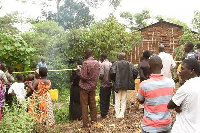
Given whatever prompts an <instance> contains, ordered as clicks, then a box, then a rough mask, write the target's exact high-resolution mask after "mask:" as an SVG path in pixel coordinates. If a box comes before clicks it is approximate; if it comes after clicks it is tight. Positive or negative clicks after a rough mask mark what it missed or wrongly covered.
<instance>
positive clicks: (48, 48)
mask: <svg viewBox="0 0 200 133" xmlns="http://www.w3.org/2000/svg"><path fill="white" fill-rule="evenodd" d="M65 34H66V33H65V31H64V29H63V28H62V27H61V26H58V23H57V22H55V21H40V22H38V23H35V24H33V28H31V29H30V31H29V32H25V33H24V34H23V35H22V36H23V38H24V39H25V40H26V41H27V42H29V43H30V44H31V45H32V46H34V47H35V48H36V50H37V51H36V56H35V59H33V61H32V62H33V64H32V65H33V66H34V65H36V64H37V62H38V59H40V58H41V57H47V58H48V57H49V56H52V55H53V54H54V57H53V58H51V59H50V61H51V63H50V62H49V63H50V64H49V65H50V66H51V65H54V66H55V64H54V61H53V60H54V59H58V58H59V55H60V54H59V53H60V51H58V48H59V47H57V45H59V44H60V43H63V41H64V40H65V38H66V37H63V36H65ZM65 42H66V41H65ZM55 52H56V53H55ZM49 53H51V54H49ZM55 55H56V56H55ZM49 58H50V57H49ZM52 67H53V66H52Z"/></svg>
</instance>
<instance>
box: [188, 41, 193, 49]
mask: <svg viewBox="0 0 200 133" xmlns="http://www.w3.org/2000/svg"><path fill="white" fill-rule="evenodd" d="M186 45H187V46H188V47H189V48H190V49H193V47H194V44H193V43H192V42H187V44H186Z"/></svg>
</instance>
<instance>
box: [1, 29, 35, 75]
mask: <svg viewBox="0 0 200 133" xmlns="http://www.w3.org/2000/svg"><path fill="white" fill-rule="evenodd" d="M0 45H1V47H0V51H1V52H0V58H1V60H2V62H5V63H6V64H7V65H8V66H14V67H16V68H17V69H18V70H19V71H20V70H26V69H30V67H29V65H30V59H31V58H32V56H33V55H34V52H35V49H34V48H33V47H31V46H30V45H29V44H27V43H26V42H25V41H24V39H23V38H22V37H21V36H20V35H11V34H8V33H3V32H0Z"/></svg>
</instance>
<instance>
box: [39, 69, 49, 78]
mask: <svg viewBox="0 0 200 133" xmlns="http://www.w3.org/2000/svg"><path fill="white" fill-rule="evenodd" d="M47 72H48V71H47V68H46V67H40V68H39V74H40V76H41V77H46V76H47Z"/></svg>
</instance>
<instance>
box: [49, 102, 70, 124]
mask: <svg viewBox="0 0 200 133" xmlns="http://www.w3.org/2000/svg"><path fill="white" fill-rule="evenodd" d="M53 111H54V116H55V117H54V118H55V121H56V123H66V122H68V121H69V104H67V105H63V106H61V107H57V106H55V107H54V110H53Z"/></svg>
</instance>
